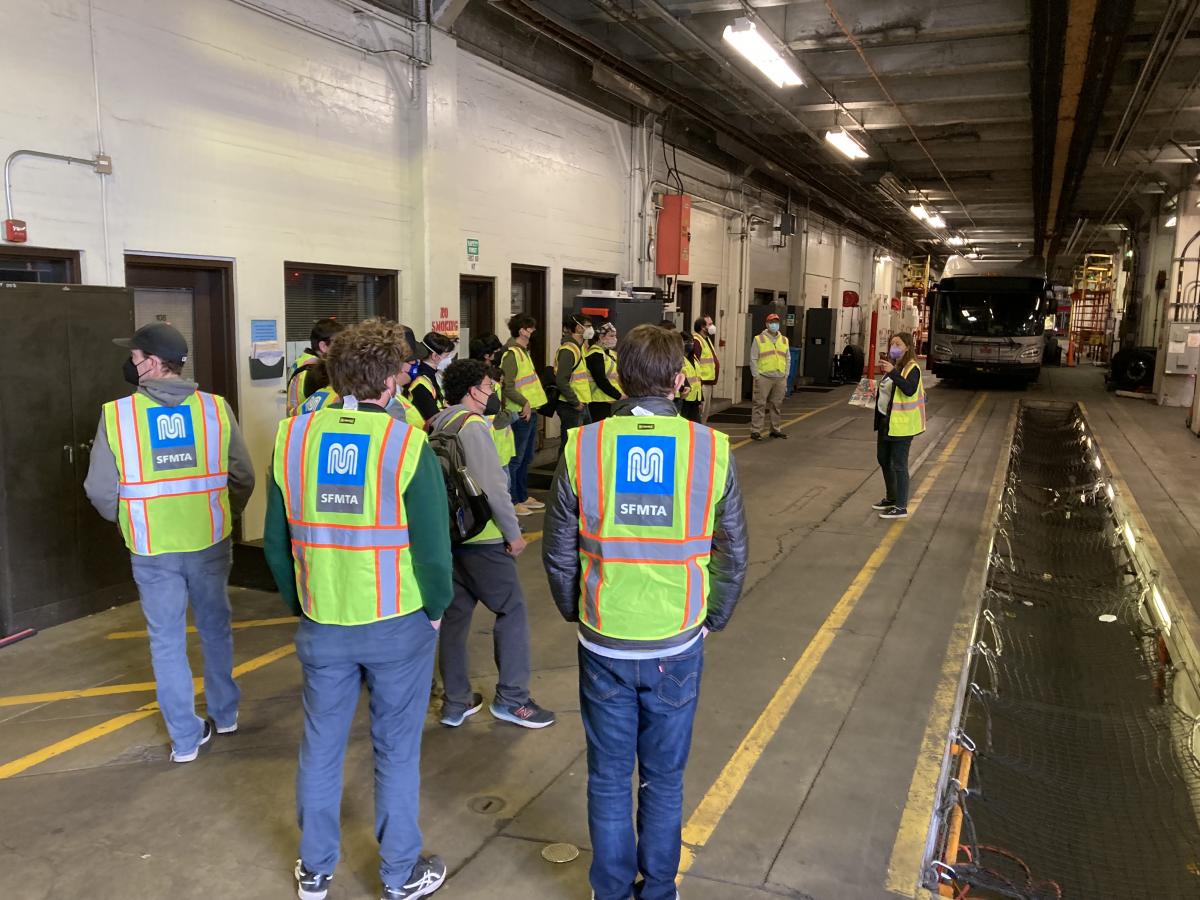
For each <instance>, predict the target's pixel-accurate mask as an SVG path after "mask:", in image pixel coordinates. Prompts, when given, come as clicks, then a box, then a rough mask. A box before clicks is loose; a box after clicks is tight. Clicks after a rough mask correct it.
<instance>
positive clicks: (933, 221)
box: [929, 216, 946, 230]
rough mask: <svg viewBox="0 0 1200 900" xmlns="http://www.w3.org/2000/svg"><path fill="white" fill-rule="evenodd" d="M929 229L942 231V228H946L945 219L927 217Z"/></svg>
mask: <svg viewBox="0 0 1200 900" xmlns="http://www.w3.org/2000/svg"><path fill="white" fill-rule="evenodd" d="M929 227H930V228H937V229H939V230H940V229H942V228H945V227H946V220H945V219H943V218H942V217H941V216H930V217H929Z"/></svg>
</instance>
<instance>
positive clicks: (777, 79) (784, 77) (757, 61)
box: [723, 18, 804, 88]
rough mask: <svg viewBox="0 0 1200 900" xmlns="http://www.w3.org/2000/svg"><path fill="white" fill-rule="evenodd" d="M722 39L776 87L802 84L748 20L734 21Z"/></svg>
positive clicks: (798, 77)
mask: <svg viewBox="0 0 1200 900" xmlns="http://www.w3.org/2000/svg"><path fill="white" fill-rule="evenodd" d="M723 37H724V38H725V40H726V42H727V43H729V44H731V45H732V46H733V49H734V50H736V51H737V52H738V53H740V54H742V56H744V57H746V59H747V60H748V61H749V62H751V63H753V64H754V66H755V68H757V69H758V71H760V72H762V73H763V74H764V75H766V76H767V78H768V79H769V80H770V81H772V82H773V83H774V84H775V86H776V87H780V88H782V87H796V86H798V85H802V84H804V80H803V79H802V78H801V77H800V76H799V75H797V74H796V70H795V69H793V68H792V66H791V64H790V63H789V62H788V61H787V60H786V59H784V58H783V57H782V56H781V55H780V53H779V51H778V50H776V49H775V48H774V47H773V46H771V43H770V41H768V40H767V39H766V38H765V37H763V36H762V34H760V33H759V30H758V26H757V25H755V24H754V23H753V22H751V21H750V20H749V19H744V18H740V19H734V20H733V24H732V25H726V26H725V33H724V35H723Z"/></svg>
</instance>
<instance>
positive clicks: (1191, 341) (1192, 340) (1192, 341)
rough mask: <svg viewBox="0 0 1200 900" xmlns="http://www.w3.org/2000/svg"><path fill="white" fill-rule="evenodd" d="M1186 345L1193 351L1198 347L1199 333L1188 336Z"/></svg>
mask: <svg viewBox="0 0 1200 900" xmlns="http://www.w3.org/2000/svg"><path fill="white" fill-rule="evenodd" d="M1187 345H1188V346H1189V347H1190V348H1192V349H1193V350H1195V349H1196V348H1197V347H1200V331H1193V332H1192V333H1191V334H1189V335H1188V339H1187Z"/></svg>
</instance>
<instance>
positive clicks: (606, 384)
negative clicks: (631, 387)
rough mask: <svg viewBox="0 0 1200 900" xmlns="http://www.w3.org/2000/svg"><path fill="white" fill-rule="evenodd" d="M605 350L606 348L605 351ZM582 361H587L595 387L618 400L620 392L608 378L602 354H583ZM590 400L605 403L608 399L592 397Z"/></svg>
mask: <svg viewBox="0 0 1200 900" xmlns="http://www.w3.org/2000/svg"><path fill="white" fill-rule="evenodd" d="M607 352H608V351H607V350H606V351H605V353H607ZM583 361H584V362H585V363H587V370H588V374H589V375H591V376H592V381H594V382H595V383H596V387H598V388H600V390H602V391H603V392H604V393H606V394H608V396H609V397H611V398H612V399H613V400H620V399H621V392H620V391H618V390H617V389H616V388H615V387H613V384H612V382H611V381H609V380H608V372H607V371H606V370H605V366H604V356H603V355H601V354H599V353H589V354H587V355H586V356H584V358H583ZM592 402H593V403H607V402H608V401H607V400H601V399H597V398H595V397H593V398H592Z"/></svg>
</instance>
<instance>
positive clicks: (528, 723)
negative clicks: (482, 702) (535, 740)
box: [488, 698, 555, 728]
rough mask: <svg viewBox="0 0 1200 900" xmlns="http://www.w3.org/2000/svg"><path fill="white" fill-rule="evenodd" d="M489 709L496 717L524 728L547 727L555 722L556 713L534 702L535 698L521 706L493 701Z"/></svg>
mask: <svg viewBox="0 0 1200 900" xmlns="http://www.w3.org/2000/svg"><path fill="white" fill-rule="evenodd" d="M488 711H489V712H490V713H491V714H492V716H494V717H495V718H497V719H500V720H501V721H504V722H512V723H513V724H514V725H520V726H521V727H522V728H545V727H546V726H548V725H553V724H554V722H555V719H554V713H552V712H550V710H548V709H542V708H541V707H540V706H538V705H537V704H536V703H534V702H533V698H530V699H528V700H526V701H525V702H524V703H522V704H521V705H520V706H499V705H497V704H495V703H493V704H492V705H491V706H490V707H489V708H488Z"/></svg>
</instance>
